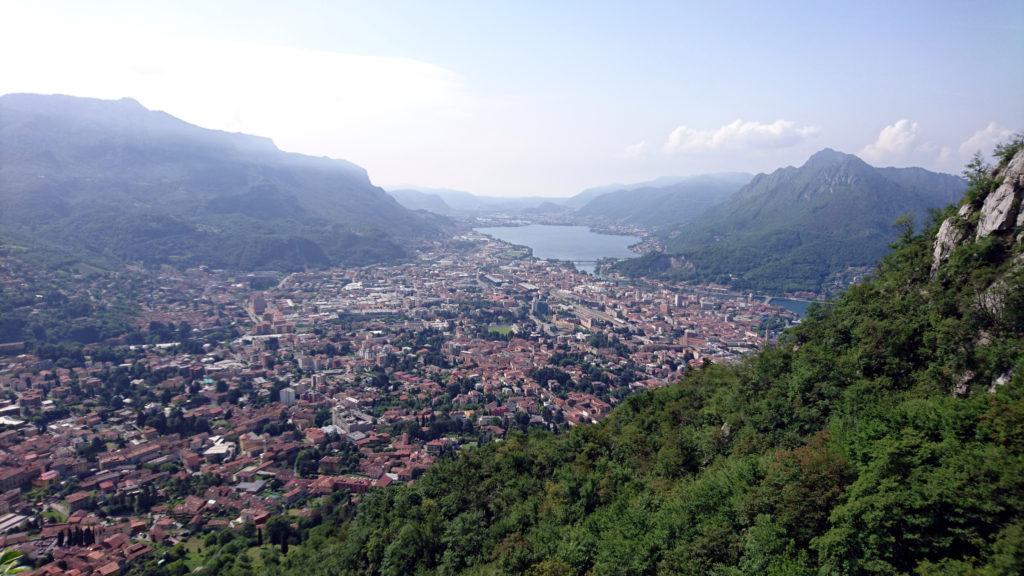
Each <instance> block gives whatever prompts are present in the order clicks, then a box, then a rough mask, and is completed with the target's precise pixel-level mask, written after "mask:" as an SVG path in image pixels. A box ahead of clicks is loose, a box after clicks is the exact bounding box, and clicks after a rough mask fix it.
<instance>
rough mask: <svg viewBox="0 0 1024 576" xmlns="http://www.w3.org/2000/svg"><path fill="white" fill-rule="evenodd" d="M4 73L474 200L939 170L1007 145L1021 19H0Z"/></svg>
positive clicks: (901, 8) (541, 14)
mask: <svg viewBox="0 0 1024 576" xmlns="http://www.w3.org/2000/svg"><path fill="white" fill-rule="evenodd" d="M0 54H3V56H2V57H0V94H3V93H10V92H35V93H61V94H72V95H77V96H88V97H97V98H122V97H131V98H135V99H136V100H138V101H140V102H141V103H142V104H143V105H144V106H146V107H148V108H151V109H156V110H163V111H166V112H168V113H170V114H172V115H174V116H177V117H179V118H182V119H184V120H186V121H188V122H192V123H194V124H198V125H200V126H204V127H207V128H215V129H221V130H230V131H238V132H246V133H250V134H257V135H260V136H266V137H269V138H272V139H273V140H274V142H275V143H276V144H277V145H278V147H280V148H281V149H284V150H288V151H293V152H301V153H305V154H312V155H316V156H330V157H333V158H344V159H346V160H349V161H352V162H355V163H356V164H359V165H361V166H363V167H365V168H366V169H367V171H368V172H369V174H370V177H371V179H372V180H373V181H374V183H376V184H378V185H381V186H384V187H396V186H404V185H416V186H425V187H444V188H454V189H460V190H467V191H470V192H473V193H476V194H482V195H502V196H569V195H572V194H575V193H577V192H579V191H581V190H582V189H585V188H587V187H591V186H599V185H605V184H610V183H616V182H620V183H627V182H637V181H643V180H648V179H653V178H657V177H661V176H684V175H689V174H699V173H708V172H721V171H744V172H765V171H771V170H773V169H775V168H778V167H781V166H786V165H800V164H802V163H803V162H804V160H806V158H807V157H808V156H809V155H810V154H812V153H813V152H815V151H816V150H819V149H821V148H824V147H831V148H835V149H837V150H842V151H845V152H850V153H855V154H858V155H860V156H861V157H862V158H863V159H865V160H866V161H868V162H869V163H871V164H875V165H879V166H910V165H916V166H923V167H925V168H929V169H934V170H941V171H947V172H954V173H956V172H959V171H960V169H961V168H962V166H963V164H964V163H965V162H966V161H967V160H968V159H969V158H970V156H971V155H972V154H973V153H974V152H975V151H976V150H990V149H991V147H992V145H993V144H994V143H996V142H998V141H1000V140H1002V139H1005V138H1006V137H1007V136H1009V135H1010V134H1012V133H1014V132H1017V131H1020V130H1022V129H1024V74H1021V68H1020V67H1021V62H1024V2H1021V1H1020V0H1008V1H985V0H979V1H957V2H952V1H941V0H931V1H924V2H915V1H909V0H908V1H896V2H894V1H892V0H887V1H878V2H876V1H873V0H862V1H856V2H852V1H851V2H820V1H806V2H803V1H800V2H798V1H777V2H760V1H758V2H754V1H751V2H733V1H728V0H722V1H715V2H709V1H707V0H703V1H698V2H688V1H681V0H680V1H672V2H654V1H652V2H645V1H629V2H626V1H624V2H597V1H591V2H568V1H555V0H548V1H541V2H532V1H527V0H518V1H510V2H497V1H488V0H479V1H472V2H471V1H464V2H463V1H443V0H435V1H431V2H422V1H407V2H406V1H389V0H369V1H361V2H353V1H330V2H326V1H325V2H313V1H299V0H293V1H290V2H286V3H285V2H260V1H256V0H245V1H242V2H232V1H220V2H208V1H204V2H194V1H186V0H177V1H174V2H162V1H157V0H147V1H145V2H138V1H128V2H106V1H102V0H92V1H89V2H81V1H72V2H50V1H47V0H30V1H23V2H20V1H12V0H0Z"/></svg>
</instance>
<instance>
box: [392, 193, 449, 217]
mask: <svg viewBox="0 0 1024 576" xmlns="http://www.w3.org/2000/svg"><path fill="white" fill-rule="evenodd" d="M388 194H389V195H390V196H391V197H392V198H394V199H395V200H398V203H399V204H401V205H402V206H405V207H406V208H408V209H409V210H426V211H427V212H433V213H434V214H440V215H442V216H450V215H452V214H455V212H456V211H455V209H454V208H452V207H451V206H449V205H448V203H447V202H445V201H444V198H441V197H440V196H438V195H437V194H432V193H430V192H424V191H422V190H417V189H415V188H399V189H396V190H388Z"/></svg>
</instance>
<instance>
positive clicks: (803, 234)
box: [634, 149, 966, 290]
mask: <svg viewBox="0 0 1024 576" xmlns="http://www.w3.org/2000/svg"><path fill="white" fill-rule="evenodd" d="M965 187H966V183H965V181H964V180H963V179H962V178H960V177H957V176H952V175H948V174H938V173H933V172H929V171H927V170H923V169H921V168H875V167H872V166H870V165H868V164H867V163H865V162H864V161H863V160H861V159H860V158H858V157H856V156H854V155H851V154H843V153H841V152H836V151H834V150H831V149H825V150H822V151H820V152H818V153H816V154H814V155H813V156H811V157H810V158H809V159H808V160H807V162H806V163H804V165H802V166H800V167H792V166H789V167H785V168H780V169H778V170H776V171H774V172H772V173H770V174H759V175H757V176H755V177H754V178H753V180H751V182H750V183H749V184H748V185H746V186H744V187H743V188H741V189H740V190H739V191H737V192H736V193H735V194H734V195H733V196H731V197H730V198H729V199H728V200H726V201H725V202H723V203H722V204H720V205H718V206H715V207H713V208H711V209H709V210H708V211H707V212H706V213H705V214H704V215H703V216H702V217H701V218H700V219H699V220H697V221H695V222H693V223H692V224H691V225H688V226H683V227H680V228H678V229H677V230H675V231H672V232H669V233H666V234H664V238H665V245H666V250H667V251H668V252H669V253H672V254H677V255H680V256H682V257H683V258H684V259H685V260H687V261H689V262H690V263H691V264H692V269H691V270H688V271H686V272H684V274H685V275H689V276H694V277H697V278H702V279H713V280H718V281H722V282H725V283H729V284H733V285H736V286H740V287H745V288H755V289H764V290H796V289H804V290H816V289H819V288H820V287H821V283H822V282H823V281H824V279H825V278H826V277H827V276H828V275H829V274H830V273H833V272H837V271H841V270H843V269H845V268H847V267H850V266H865V265H870V264H872V263H874V262H875V261H876V260H877V259H878V258H879V257H881V255H882V254H884V253H885V251H886V250H887V249H888V245H889V243H890V242H891V241H892V240H893V239H894V238H895V237H896V235H897V230H896V228H895V227H894V225H893V224H894V221H895V220H896V219H897V218H899V217H900V216H901V215H904V214H909V215H910V216H912V217H913V219H914V221H915V222H917V223H918V224H920V223H921V222H923V221H924V220H925V218H926V215H927V212H928V210H929V209H933V208H939V207H942V206H945V205H946V204H948V203H950V202H952V201H954V200H955V199H956V198H959V197H960V195H961V194H962V193H963V190H964V188H965ZM634 264H636V263H634Z"/></svg>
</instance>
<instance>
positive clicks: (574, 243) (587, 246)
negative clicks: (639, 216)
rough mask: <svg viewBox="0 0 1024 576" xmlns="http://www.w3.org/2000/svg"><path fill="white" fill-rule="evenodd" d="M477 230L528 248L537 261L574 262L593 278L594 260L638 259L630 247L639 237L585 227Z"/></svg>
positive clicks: (531, 226) (513, 227) (492, 227)
mask: <svg viewBox="0 0 1024 576" xmlns="http://www.w3.org/2000/svg"><path fill="white" fill-rule="evenodd" d="M474 230H476V231H477V232H480V233H481V234H486V235H488V236H491V237H493V238H497V239H498V240H503V241H505V242H508V243H510V244H517V245H520V246H528V247H530V248H531V249H532V250H533V255H534V256H535V257H537V258H542V259H554V260H566V261H569V262H574V263H576V268H578V269H579V270H582V271H585V272H589V273H591V274H593V272H594V267H595V265H594V261H595V260H599V259H601V258H633V257H635V256H636V255H637V254H636V253H635V252H633V251H631V250H630V249H629V247H630V246H632V245H633V244H636V243H637V242H639V241H640V238H639V237H637V236H623V235H618V234H599V233H597V232H594V231H592V230H591V229H590V228H588V227H586V226H550V225H546V224H531V225H529V226H491V227H486V228H475V229H474Z"/></svg>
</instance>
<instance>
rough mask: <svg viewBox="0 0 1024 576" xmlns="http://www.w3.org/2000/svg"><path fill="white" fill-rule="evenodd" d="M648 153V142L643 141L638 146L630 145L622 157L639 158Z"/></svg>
mask: <svg viewBox="0 0 1024 576" xmlns="http://www.w3.org/2000/svg"><path fill="white" fill-rule="evenodd" d="M645 152H647V140H641V141H639V142H637V143H636V144H630V145H629V146H626V149H625V150H623V152H622V155H623V156H625V157H626V158H639V157H640V156H643V155H644V153H645Z"/></svg>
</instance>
